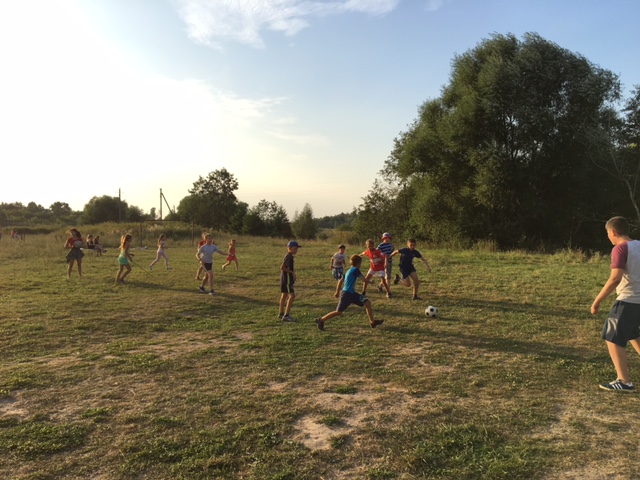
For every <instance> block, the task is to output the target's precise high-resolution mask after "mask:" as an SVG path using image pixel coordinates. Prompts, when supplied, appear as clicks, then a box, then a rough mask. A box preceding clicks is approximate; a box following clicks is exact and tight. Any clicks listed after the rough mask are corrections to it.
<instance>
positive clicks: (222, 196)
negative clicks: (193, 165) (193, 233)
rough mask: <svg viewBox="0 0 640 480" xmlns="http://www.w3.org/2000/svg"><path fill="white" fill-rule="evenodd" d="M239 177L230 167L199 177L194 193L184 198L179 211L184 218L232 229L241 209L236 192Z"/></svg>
mask: <svg viewBox="0 0 640 480" xmlns="http://www.w3.org/2000/svg"><path fill="white" fill-rule="evenodd" d="M237 189H238V181H237V180H236V178H235V177H234V175H233V174H232V173H230V172H229V171H228V170H227V169H226V168H222V169H220V170H215V171H213V172H210V173H209V174H208V175H207V176H206V177H204V178H203V177H198V180H197V181H196V182H194V184H193V188H192V189H190V190H189V193H190V194H191V195H190V197H186V198H184V199H183V200H182V201H181V202H180V204H179V206H178V212H179V215H180V217H181V218H183V219H185V220H188V221H194V222H196V223H198V224H200V225H205V226H210V227H214V228H216V229H219V230H230V229H231V227H232V223H233V221H232V219H233V218H234V215H235V214H236V210H237V209H238V199H237V198H236V196H235V194H234V193H233V192H235V191H236V190H237Z"/></svg>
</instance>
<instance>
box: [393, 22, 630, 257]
mask: <svg viewBox="0 0 640 480" xmlns="http://www.w3.org/2000/svg"><path fill="white" fill-rule="evenodd" d="M619 98H620V85H619V80H618V77H617V76H616V75H614V74H613V73H611V72H610V71H607V70H604V69H602V68H600V67H598V66H595V65H593V64H592V63H590V62H589V61H588V60H587V59H586V58H584V57H582V56H581V55H579V54H576V53H572V52H570V51H568V50H566V49H563V48H560V47H559V46H558V45H556V44H554V43H552V42H549V41H547V40H545V39H543V38H541V37H540V36H538V35H537V34H532V33H529V34H525V35H524V37H523V40H522V41H520V40H518V39H517V38H516V37H515V36H514V35H511V34H509V35H497V34H496V35H493V36H492V37H491V38H490V39H488V40H483V41H482V42H480V43H479V44H478V45H477V46H476V47H475V48H473V49H472V50H470V51H468V52H466V53H464V54H462V55H459V56H456V57H455V58H454V60H453V63H452V73H451V80H450V83H449V84H448V85H446V86H445V87H444V88H443V91H442V95H441V97H440V98H437V99H434V100H429V101H427V102H425V103H424V104H423V105H422V106H421V108H420V110H419V118H418V119H417V120H416V121H415V122H414V123H413V124H412V125H411V126H410V128H409V129H408V130H407V131H406V132H403V133H402V134H401V135H400V137H399V138H397V139H396V141H395V146H394V149H393V151H392V153H391V155H390V157H389V159H388V161H387V163H386V171H387V173H388V174H389V175H396V176H397V177H398V178H399V179H400V181H404V182H406V183H405V184H404V185H405V188H409V189H410V190H411V193H412V194H413V197H412V200H411V207H410V211H411V214H410V217H411V218H410V221H409V223H410V225H411V226H412V227H413V228H415V229H416V234H417V235H418V236H421V237H423V238H431V239H434V240H439V241H450V240H451V239H452V238H455V239H461V240H467V241H476V240H480V239H483V240H493V241H495V242H496V243H497V244H498V245H499V246H503V247H512V246H524V247H534V246H540V245H544V246H551V245H559V244H564V245H567V244H579V243H580V242H581V241H587V240H586V239H588V238H589V236H591V235H593V234H594V233H593V228H592V227H595V225H596V224H597V228H598V231H599V230H601V228H602V223H601V222H602V218H603V217H606V216H607V215H608V213H606V212H610V211H611V208H612V205H613V204H614V202H615V200H616V198H617V194H616V193H615V187H614V184H613V182H612V181H610V180H609V179H604V178H603V176H602V175H601V174H597V173H596V171H595V170H596V168H595V166H594V165H593V162H591V161H589V159H588V158H589V157H588V155H587V153H588V152H587V149H588V147H587V145H588V143H589V141H588V140H589V136H590V134H591V132H592V131H593V130H594V129H599V128H602V122H603V115H604V113H605V112H607V111H610V110H611V108H612V106H613V105H614V104H615V103H616V102H617V101H618V100H619ZM400 191H402V189H401V190H400Z"/></svg>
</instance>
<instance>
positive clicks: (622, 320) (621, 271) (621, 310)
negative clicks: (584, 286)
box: [591, 217, 640, 392]
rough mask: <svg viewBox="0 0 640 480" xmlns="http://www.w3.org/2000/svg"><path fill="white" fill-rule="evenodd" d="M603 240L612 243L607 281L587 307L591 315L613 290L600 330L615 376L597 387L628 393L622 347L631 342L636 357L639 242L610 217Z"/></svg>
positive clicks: (639, 321)
mask: <svg viewBox="0 0 640 480" xmlns="http://www.w3.org/2000/svg"><path fill="white" fill-rule="evenodd" d="M605 228H606V230H607V237H608V238H609V241H610V242H611V243H612V244H613V250H612V251H611V267H610V268H611V273H610V275H609V279H608V280H607V282H606V283H605V284H604V286H603V287H602V290H600V293H598V295H597V296H596V298H595V300H594V301H593V304H592V305H591V313H592V314H593V315H595V314H596V313H598V311H599V309H600V304H601V303H602V301H603V300H604V299H605V298H607V297H608V296H609V295H610V294H611V293H613V291H614V290H615V291H616V293H617V294H618V296H617V298H616V301H615V302H614V304H613V307H611V310H610V311H609V315H608V316H607V319H606V320H605V322H604V327H603V329H602V339H603V340H604V341H605V342H606V344H607V349H608V350H609V356H610V357H611V361H612V362H613V366H614V367H615V369H616V374H617V375H618V377H617V378H616V379H615V380H614V381H613V382H611V383H603V384H601V385H600V388H601V389H603V390H607V391H610V392H632V391H633V390H634V389H635V387H634V385H633V383H632V382H631V379H630V376H629V362H628V359H627V351H626V346H627V343H631V345H632V346H633V348H634V349H635V350H636V352H637V353H638V354H640V341H639V340H640V241H638V240H632V239H631V237H629V233H630V231H631V229H630V227H629V222H628V221H627V219H626V218H624V217H613V218H611V219H610V220H609V221H608V222H607V223H606V224H605Z"/></svg>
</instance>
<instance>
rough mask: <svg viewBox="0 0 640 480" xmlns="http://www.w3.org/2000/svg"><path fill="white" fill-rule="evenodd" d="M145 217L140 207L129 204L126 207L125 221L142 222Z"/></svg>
mask: <svg viewBox="0 0 640 480" xmlns="http://www.w3.org/2000/svg"><path fill="white" fill-rule="evenodd" d="M146 219H147V216H146V215H145V214H144V211H142V209H141V208H140V207H136V206H134V205H131V206H129V207H128V208H127V221H128V222H142V221H144V220H146Z"/></svg>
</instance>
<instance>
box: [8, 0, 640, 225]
mask: <svg viewBox="0 0 640 480" xmlns="http://www.w3.org/2000/svg"><path fill="white" fill-rule="evenodd" d="M638 18H640V2H638V1H637V0H607V1H603V0H599V1H593V0H564V1H558V0H536V1H530V0H482V1H478V0H0V66H1V68H2V74H1V75H0V179H1V181H0V203H13V202H21V203H23V204H24V205H27V204H28V203H29V202H35V203H37V204H39V205H42V206H43V207H49V206H50V205H51V204H52V203H54V202H65V203H68V204H69V206H70V207H71V208H72V209H74V210H82V209H83V208H84V205H85V204H86V203H87V202H88V201H89V200H90V199H91V198H92V197H95V196H97V197H100V196H103V195H109V196H113V197H117V196H118V195H120V196H121V198H122V199H123V200H126V201H127V203H128V204H129V205H135V206H137V207H139V208H141V209H142V210H143V211H145V212H149V211H150V210H151V208H155V209H156V212H157V213H159V212H160V208H161V201H160V191H162V193H163V194H164V197H165V198H166V201H167V203H168V204H169V205H170V206H171V207H172V208H174V207H177V206H178V205H179V203H180V201H181V200H182V199H183V198H184V197H186V196H188V195H189V189H191V188H192V187H193V183H194V182H195V181H197V180H198V178H199V177H206V176H207V175H208V174H209V173H210V172H213V171H215V170H219V169H222V168H226V169H227V170H228V171H229V172H231V173H232V174H233V175H234V176H235V178H236V179H237V180H238V183H239V188H238V190H237V191H236V192H235V193H236V196H237V197H238V199H239V200H240V201H243V202H246V203H247V204H248V205H249V207H252V206H254V205H256V204H257V203H258V202H259V201H260V200H262V199H265V200H267V201H269V202H272V201H275V202H276V203H278V204H279V205H281V206H283V207H284V208H285V209H286V210H287V212H288V214H289V218H290V219H292V218H293V217H294V216H295V214H296V213H297V212H301V211H302V209H303V208H304V206H305V204H307V203H308V204H309V205H310V206H311V208H312V210H313V213H314V216H315V217H322V216H326V215H336V214H339V213H342V212H351V211H352V210H353V209H354V208H355V207H357V206H358V205H360V204H361V203H362V198H363V197H364V196H365V195H367V193H368V191H369V190H370V189H371V187H372V185H373V182H374V180H375V179H376V178H377V177H378V174H379V172H380V170H381V169H382V168H383V165H384V161H385V160H386V159H387V157H388V156H389V154H390V152H391V150H392V148H393V141H394V139H395V138H397V137H398V136H399V134H400V133H401V132H403V131H406V130H407V129H408V127H409V125H410V124H411V123H412V122H413V121H414V120H415V119H416V118H417V115H418V108H419V106H420V105H422V104H423V103H424V102H425V101H427V100H430V99H434V98H437V97H439V96H440V94H441V89H442V87H443V86H444V85H446V84H447V83H448V82H449V78H450V73H451V61H452V60H453V58H454V57H455V55H460V54H463V53H465V52H467V51H469V50H471V49H473V48H474V47H475V46H476V45H477V44H478V43H480V42H481V41H482V40H484V39H488V38H490V37H491V35H492V34H495V33H498V34H508V33H512V34H515V35H516V36H517V37H518V38H520V39H522V36H523V34H524V33H526V32H535V33H538V34H539V35H541V36H542V37H543V38H545V39H547V40H549V41H552V42H554V43H556V44H558V45H559V46H560V47H562V48H566V49H568V50H570V51H572V52H574V53H578V54H581V55H583V56H584V57H586V58H587V59H588V60H589V61H591V62H592V63H593V64H595V65H598V66H600V67H602V68H605V69H607V70H610V71H612V72H613V73H615V74H617V75H619V77H620V80H621V82H622V84H623V86H624V92H625V96H628V95H629V92H630V90H631V89H632V88H633V86H634V85H638V84H640V62H638V48H639V47H640V28H638V25H637V19H638ZM162 211H163V215H166V214H167V213H168V209H167V206H166V204H164V202H162Z"/></svg>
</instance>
